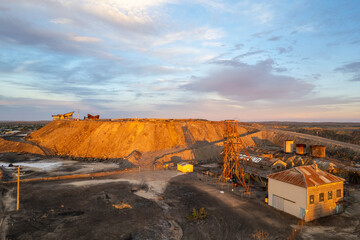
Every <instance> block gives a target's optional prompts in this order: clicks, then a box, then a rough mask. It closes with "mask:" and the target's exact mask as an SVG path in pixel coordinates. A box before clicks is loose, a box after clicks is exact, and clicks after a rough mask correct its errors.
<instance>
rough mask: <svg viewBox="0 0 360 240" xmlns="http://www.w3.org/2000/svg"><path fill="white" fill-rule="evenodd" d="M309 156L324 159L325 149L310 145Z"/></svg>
mask: <svg viewBox="0 0 360 240" xmlns="http://www.w3.org/2000/svg"><path fill="white" fill-rule="evenodd" d="M311 156H312V157H316V158H324V157H326V148H325V146H321V145H312V146H311Z"/></svg>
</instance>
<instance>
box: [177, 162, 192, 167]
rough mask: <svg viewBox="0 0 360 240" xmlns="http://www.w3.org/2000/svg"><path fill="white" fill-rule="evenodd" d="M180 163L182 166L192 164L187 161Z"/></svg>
mask: <svg viewBox="0 0 360 240" xmlns="http://www.w3.org/2000/svg"><path fill="white" fill-rule="evenodd" d="M178 165H180V166H186V165H190V166H191V164H190V163H187V162H181V163H178Z"/></svg>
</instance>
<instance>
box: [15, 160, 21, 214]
mask: <svg viewBox="0 0 360 240" xmlns="http://www.w3.org/2000/svg"><path fill="white" fill-rule="evenodd" d="M19 203H20V166H18V175H17V201H16V211H19Z"/></svg>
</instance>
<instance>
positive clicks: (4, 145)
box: [0, 138, 44, 155]
mask: <svg viewBox="0 0 360 240" xmlns="http://www.w3.org/2000/svg"><path fill="white" fill-rule="evenodd" d="M0 152H27V153H33V154H40V155H44V152H43V151H42V150H41V149H40V148H38V147H37V146H34V145H32V144H29V143H22V142H13V141H7V140H4V139H3V138H0Z"/></svg>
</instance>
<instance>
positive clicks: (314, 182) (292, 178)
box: [268, 165, 345, 188]
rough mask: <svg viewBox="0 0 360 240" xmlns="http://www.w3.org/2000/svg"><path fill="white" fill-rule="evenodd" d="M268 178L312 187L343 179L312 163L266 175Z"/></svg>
mask: <svg viewBox="0 0 360 240" xmlns="http://www.w3.org/2000/svg"><path fill="white" fill-rule="evenodd" d="M268 178H272V179H276V180H279V181H282V182H286V183H290V184H293V185H297V186H300V187H305V188H306V187H313V186H319V185H323V184H327V183H335V182H343V181H345V179H343V178H340V177H337V176H335V175H332V174H330V173H328V172H324V171H322V170H320V169H318V168H316V167H315V166H314V165H307V166H300V167H295V168H292V169H289V170H285V171H282V172H278V173H273V174H270V175H268Z"/></svg>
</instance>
